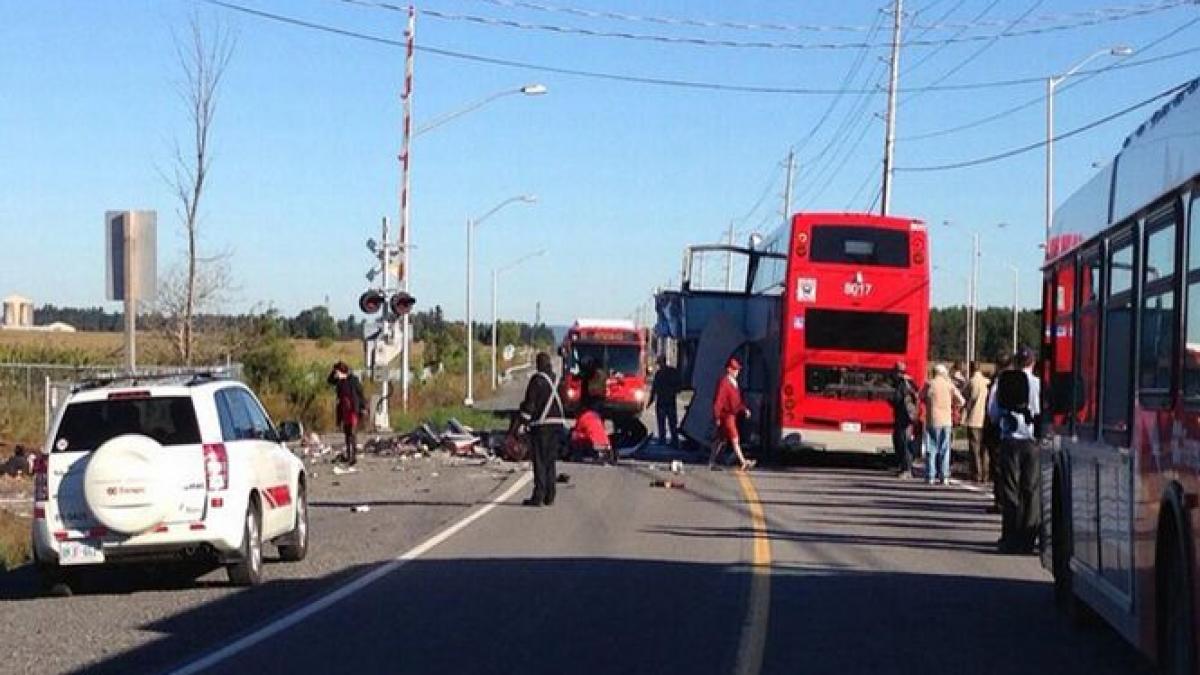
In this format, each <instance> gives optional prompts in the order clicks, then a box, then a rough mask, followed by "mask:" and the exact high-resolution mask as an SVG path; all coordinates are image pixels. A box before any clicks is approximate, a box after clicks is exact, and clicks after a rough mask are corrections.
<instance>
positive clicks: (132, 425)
mask: <svg viewBox="0 0 1200 675" xmlns="http://www.w3.org/2000/svg"><path fill="white" fill-rule="evenodd" d="M122 434H142V435H143V436H149V437H150V438H153V439H154V440H156V441H158V442H159V443H160V444H162V445H168V446H170V445H196V444H198V443H199V442H200V426H199V424H197V423H196V411H195V409H194V408H193V407H192V399H191V398H189V397H187V396H163V397H159V398H139V399H118V400H107V401H85V402H81V403H72V404H70V405H68V406H67V409H66V411H65V412H63V418H62V423H61V424H59V425H58V434H57V435H56V436H55V437H54V444H53V445H52V446H51V451H52V452H79V451H88V452H90V451H92V450H95V449H96V448H98V447H100V446H101V445H103V444H104V442H105V441H107V440H108V439H110V438H113V437H116V436H120V435H122Z"/></svg>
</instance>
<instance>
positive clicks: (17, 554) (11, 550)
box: [0, 510, 33, 571]
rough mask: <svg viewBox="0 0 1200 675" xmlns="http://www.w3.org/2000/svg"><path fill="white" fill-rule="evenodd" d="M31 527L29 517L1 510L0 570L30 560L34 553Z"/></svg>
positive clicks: (9, 568) (17, 565)
mask: <svg viewBox="0 0 1200 675" xmlns="http://www.w3.org/2000/svg"><path fill="white" fill-rule="evenodd" d="M29 528H30V520H29V519H28V518H23V517H21V516H18V515H15V514H12V513H9V512H8V511H3V510H0V571H2V570H11V569H13V568H15V567H19V566H21V565H24V564H25V563H27V562H29V560H30V558H31V557H32V555H33V551H32V549H31V542H30V534H29V532H30V529H29Z"/></svg>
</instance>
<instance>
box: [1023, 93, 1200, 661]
mask: <svg viewBox="0 0 1200 675" xmlns="http://www.w3.org/2000/svg"><path fill="white" fill-rule="evenodd" d="M1197 88H1200V80H1196V81H1193V82H1191V83H1190V84H1188V85H1187V87H1186V88H1185V89H1183V90H1182V91H1181V92H1180V93H1179V94H1178V95H1177V96H1176V97H1175V98H1174V99H1172V100H1171V101H1170V102H1169V103H1168V104H1167V105H1165V106H1164V107H1163V108H1162V109H1161V110H1159V111H1158V112H1156V113H1155V114H1154V115H1153V116H1152V117H1151V118H1150V120H1149V121H1147V122H1146V123H1145V124H1143V125H1142V126H1140V127H1139V128H1138V129H1137V130H1136V131H1135V132H1134V133H1133V134H1132V135H1131V136H1129V138H1128V139H1126V141H1125V144H1124V146H1123V147H1122V149H1121V151H1120V152H1119V153H1118V154H1117V156H1116V157H1115V158H1114V159H1113V161H1112V162H1110V163H1109V164H1108V165H1107V166H1105V167H1104V168H1103V169H1102V170H1101V171H1100V173H1098V174H1097V175H1096V176H1094V177H1093V178H1092V179H1091V180H1090V181H1089V182H1088V183H1086V184H1085V185H1084V186H1083V187H1081V188H1080V189H1079V190H1078V191H1077V192H1075V193H1074V194H1073V195H1071V196H1070V197H1069V198H1068V199H1067V200H1065V201H1064V202H1063V204H1062V205H1061V206H1060V207H1059V208H1058V209H1057V210H1056V211H1055V214H1054V220H1053V223H1052V227H1051V231H1050V233H1049V238H1048V241H1047V242H1046V244H1047V247H1046V261H1045V267H1044V272H1045V273H1044V284H1045V292H1044V294H1043V308H1042V311H1043V328H1044V329H1043V334H1042V335H1043V338H1042V356H1041V364H1040V367H1041V370H1042V381H1043V390H1044V391H1043V394H1044V398H1045V402H1044V403H1043V410H1045V411H1046V412H1047V415H1046V417H1047V419H1046V423H1047V424H1048V425H1049V427H1050V433H1049V441H1050V442H1049V443H1046V444H1044V449H1043V452H1042V454H1041V468H1042V474H1041V475H1042V489H1041V497H1042V499H1041V512H1042V550H1041V556H1042V563H1043V565H1045V566H1046V567H1047V568H1048V569H1049V570H1051V571H1052V572H1053V574H1054V586H1055V597H1056V598H1057V599H1058V600H1059V602H1060V604H1062V605H1065V606H1068V607H1070V606H1073V605H1076V604H1078V603H1083V604H1086V605H1087V606H1089V607H1090V608H1091V609H1092V610H1093V611H1095V612H1096V613H1097V614H1099V615H1100V616H1102V617H1103V618H1104V619H1105V620H1107V621H1108V622H1109V623H1110V624H1112V626H1113V627H1115V628H1116V630H1117V631H1118V632H1119V633H1121V634H1122V635H1123V636H1124V637H1125V638H1126V639H1127V640H1129V641H1130V642H1132V643H1133V644H1134V645H1136V646H1137V647H1138V648H1139V649H1140V650H1141V651H1142V652H1143V653H1145V654H1146V655H1148V656H1150V657H1151V658H1152V659H1155V660H1156V661H1157V662H1158V663H1159V665H1160V666H1161V667H1162V669H1163V670H1164V671H1165V672H1172V673H1196V672H1198V668H1200V662H1198V660H1197V629H1198V628H1200V623H1198V622H1197V617H1196V601H1197V599H1198V598H1200V595H1198V592H1200V587H1198V586H1197V583H1198V582H1200V574H1198V573H1197V568H1196V560H1197V558H1198V557H1200V549H1197V543H1198V542H1200V539H1197V535H1198V534H1200V508H1198V507H1200V93H1198V92H1197V91H1196V90H1197Z"/></svg>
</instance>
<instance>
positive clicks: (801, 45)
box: [339, 0, 1162, 51]
mask: <svg viewBox="0 0 1200 675" xmlns="http://www.w3.org/2000/svg"><path fill="white" fill-rule="evenodd" d="M339 1H341V2H349V3H352V4H359V5H372V6H375V7H379V8H381V9H398V8H396V7H395V6H394V5H386V4H383V3H377V2H366V1H365V0H339ZM1038 4H1041V0H1039V2H1038ZM417 11H418V13H419V14H421V15H422V16H427V17H430V18H433V19H440V20H443V21H455V22H462V23H472V24H476V25H480V26H488V27H493V28H508V29H515V30H524V31H541V32H546V33H555V34H559V35H580V36H584V37H592V38H607V39H616V40H631V41H638V42H654V43H659V44H671V45H690V46H698V47H728V48H735V49H771V50H791V51H808V50H840V49H860V48H863V47H867V48H873V49H881V48H890V46H891V45H890V44H889V43H883V42H879V43H871V42H771V41H765V40H749V41H748V40H730V39H720V38H703V37H695V36H679V35H662V34H653V33H631V32H626V31H610V30H599V29H595V28H582V27H579V26H564V25H560V24H548V23H530V22H526V21H517V20H515V19H505V18H498V17H490V16H479V15H475V14H456V13H452V12H442V11H439V10H435V9H419V10H417ZM1155 11H1162V10H1161V9H1159V10H1155ZM1026 14H1028V13H1026ZM1114 20H1115V19H1113V18H1112V17H1097V18H1094V19H1091V20H1088V21H1079V22H1076V23H1069V24H1058V25H1049V26H1040V27H1032V28H1026V29H1023V30H1009V29H1006V30H1005V31H1004V32H1002V33H1000V34H998V35H990V34H989V35H966V36H963V35H960V36H958V37H951V38H936V39H928V38H922V39H918V40H909V41H908V42H906V43H905V46H907V47H934V46H937V45H943V44H957V43H969V42H987V43H988V44H989V45H990V44H992V43H994V42H996V41H997V40H998V39H1001V38H1010V37H1020V36H1025V35H1041V34H1045V33H1056V32H1061V31H1066V30H1074V29H1077V28H1083V27H1086V26H1093V25H1096V24H1100V23H1107V22H1110V21H1114Z"/></svg>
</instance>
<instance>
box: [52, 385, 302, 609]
mask: <svg viewBox="0 0 1200 675" xmlns="http://www.w3.org/2000/svg"><path fill="white" fill-rule="evenodd" d="M52 430H53V431H52V433H51V434H49V436H48V437H47V440H46V445H45V447H44V448H43V453H42V455H41V457H40V458H39V460H38V461H37V463H36V465H35V467H34V521H33V544H34V546H33V548H34V560H35V563H36V565H37V567H38V569H39V571H40V572H41V573H42V577H43V580H44V581H45V582H46V583H47V584H48V585H54V584H59V583H65V584H67V586H68V587H69V586H70V584H71V582H72V580H73V577H74V575H73V570H77V569H79V567H80V566H86V565H98V564H104V563H118V562H141V561H145V560H148V559H187V558H196V557H201V558H203V557H207V558H208V559H210V560H214V561H216V562H219V563H221V564H224V565H226V566H227V569H228V573H229V580H230V581H231V582H233V583H234V584H238V585H254V584H257V583H259V582H260V581H261V580H262V578H263V549H262V546H263V542H266V541H270V542H273V543H274V544H275V545H276V546H278V548H279V557H280V558H282V559H283V560H286V561H297V560H302V559H303V558H304V556H305V555H306V554H307V552H308V492H307V489H306V486H307V484H306V476H305V470H304V464H303V462H301V461H300V460H299V459H298V458H297V457H296V456H295V455H293V454H292V452H291V451H290V450H288V448H287V447H286V446H285V445H284V443H285V442H287V441H290V440H295V439H296V438H297V437H299V435H300V428H299V425H298V424H296V423H294V422H291V423H289V422H285V423H284V424H283V425H281V426H280V428H279V429H276V428H275V426H274V425H272V424H271V420H270V418H269V417H268V416H267V413H266V411H265V410H263V407H262V405H261V404H260V403H259V401H258V399H257V398H256V397H255V396H254V394H253V393H252V392H251V391H250V389H249V388H248V387H246V386H245V385H244V384H241V383H239V382H235V381H232V380H225V379H217V378H215V377H214V376H212V375H209V374H200V375H187V376H182V377H181V376H174V377H173V378H172V379H167V378H159V379H155V378H141V379H139V380H133V379H126V380H116V381H114V380H110V381H104V382H93V383H90V384H84V385H80V386H78V387H76V388H75V390H74V391H73V392H72V393H71V395H70V397H69V398H68V399H67V400H66V402H65V405H63V406H61V407H60V408H59V410H58V413H57V415H56V416H55V419H54V424H53V426H52Z"/></svg>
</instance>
